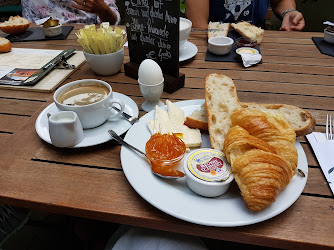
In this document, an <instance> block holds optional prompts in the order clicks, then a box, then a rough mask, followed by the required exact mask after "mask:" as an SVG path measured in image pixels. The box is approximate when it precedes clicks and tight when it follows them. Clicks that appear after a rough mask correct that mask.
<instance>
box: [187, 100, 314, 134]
mask: <svg viewBox="0 0 334 250" xmlns="http://www.w3.org/2000/svg"><path fill="white" fill-rule="evenodd" d="M241 107H242V108H249V109H255V110H262V111H264V112H280V113H282V114H283V115H284V117H285V119H286V120H287V121H288V123H289V124H290V125H291V127H292V128H293V129H294V130H295V133H296V136H304V135H307V134H309V133H312V131H314V127H315V120H314V118H313V117H312V115H311V114H310V113H309V112H307V111H306V110H304V109H301V108H298V107H296V106H292V105H288V104H262V103H251V102H242V103H241ZM184 124H185V125H187V126H188V127H189V128H198V129H200V130H204V131H206V130H208V113H207V111H206V107H205V105H202V106H201V109H200V110H195V111H194V112H193V113H192V114H190V115H189V116H187V117H186V121H185V122H184Z"/></svg>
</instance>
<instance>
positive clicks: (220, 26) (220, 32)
mask: <svg viewBox="0 0 334 250" xmlns="http://www.w3.org/2000/svg"><path fill="white" fill-rule="evenodd" d="M208 29H209V30H210V29H217V30H215V31H208V39H210V38H211V37H215V36H227V34H228V31H229V29H230V24H229V23H221V22H211V21H210V22H209V26H208Z"/></svg>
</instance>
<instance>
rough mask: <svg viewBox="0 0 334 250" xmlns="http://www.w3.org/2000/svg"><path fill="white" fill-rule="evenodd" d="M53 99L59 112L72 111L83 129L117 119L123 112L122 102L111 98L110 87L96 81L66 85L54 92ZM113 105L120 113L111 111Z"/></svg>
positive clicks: (82, 81) (88, 80)
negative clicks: (117, 107)
mask: <svg viewBox="0 0 334 250" xmlns="http://www.w3.org/2000/svg"><path fill="white" fill-rule="evenodd" d="M53 99H54V102H55V104H56V106H57V107H58V109H59V110H61V111H74V112H75V113H76V114H77V115H78V117H79V119H80V121H81V124H82V127H83V128H84V129H89V128H95V127H97V126H100V125H101V124H103V123H105V122H106V121H107V120H110V121H111V120H113V119H115V118H118V117H119V116H120V115H121V114H122V113H123V111H124V102H123V101H122V100H118V99H117V100H116V99H114V98H113V91H112V88H111V86H110V85H109V84H108V83H106V82H104V81H101V80H96V79H84V80H77V81H73V82H70V83H67V84H65V85H63V86H62V87H60V88H59V89H57V90H56V92H55V93H54V95H53ZM113 105H117V106H119V110H120V111H118V112H117V111H115V110H114V109H112V106H113Z"/></svg>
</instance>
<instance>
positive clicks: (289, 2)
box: [270, 0, 305, 31]
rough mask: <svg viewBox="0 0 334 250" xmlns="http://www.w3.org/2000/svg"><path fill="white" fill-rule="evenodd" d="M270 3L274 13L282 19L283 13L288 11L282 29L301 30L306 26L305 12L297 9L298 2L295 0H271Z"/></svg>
mask: <svg viewBox="0 0 334 250" xmlns="http://www.w3.org/2000/svg"><path fill="white" fill-rule="evenodd" d="M270 5H271V8H272V9H273V12H274V14H275V15H276V16H277V17H278V18H280V19H282V14H283V13H284V12H285V11H286V14H285V15H284V18H283V20H282V25H281V28H280V30H286V31H300V30H302V29H303V28H304V27H305V20H304V17H303V14H302V13H300V12H299V11H297V10H295V9H296V3H295V1H294V0H271V1H270ZM288 10H293V11H288Z"/></svg>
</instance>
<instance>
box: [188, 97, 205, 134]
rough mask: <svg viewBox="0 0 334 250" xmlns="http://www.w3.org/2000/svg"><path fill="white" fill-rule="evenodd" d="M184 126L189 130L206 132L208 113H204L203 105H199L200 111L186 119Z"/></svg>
mask: <svg viewBox="0 0 334 250" xmlns="http://www.w3.org/2000/svg"><path fill="white" fill-rule="evenodd" d="M184 125H187V126H188V127H189V128H198V129H200V130H203V131H207V130H208V113H207V112H206V106H205V103H203V104H202V105H201V109H200V110H195V111H194V112H192V113H191V114H190V115H189V116H187V117H186V120H185V122H184Z"/></svg>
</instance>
